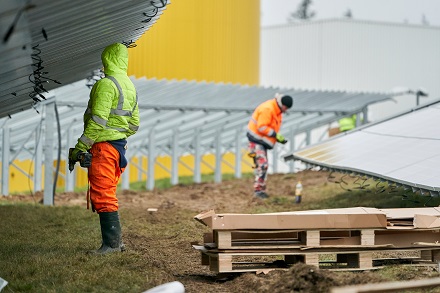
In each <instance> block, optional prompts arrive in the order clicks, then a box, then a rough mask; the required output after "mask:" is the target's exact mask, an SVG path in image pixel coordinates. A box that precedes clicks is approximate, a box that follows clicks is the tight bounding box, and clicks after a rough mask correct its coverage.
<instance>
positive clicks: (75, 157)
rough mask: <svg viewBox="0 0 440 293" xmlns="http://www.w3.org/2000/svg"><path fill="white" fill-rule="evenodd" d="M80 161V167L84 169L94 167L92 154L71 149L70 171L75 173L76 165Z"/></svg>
mask: <svg viewBox="0 0 440 293" xmlns="http://www.w3.org/2000/svg"><path fill="white" fill-rule="evenodd" d="M78 161H79V165H80V166H81V167H83V168H88V167H90V166H91V165H92V154H91V153H89V152H84V151H81V150H79V149H77V148H70V149H69V170H70V172H72V171H73V169H74V168H75V163H76V162H78Z"/></svg>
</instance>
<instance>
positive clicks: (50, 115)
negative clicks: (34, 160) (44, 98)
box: [43, 102, 55, 205]
mask: <svg viewBox="0 0 440 293" xmlns="http://www.w3.org/2000/svg"><path fill="white" fill-rule="evenodd" d="M44 108H45V112H46V116H45V117H46V119H45V131H44V134H45V136H44V137H45V139H44V197H43V204H44V205H53V204H54V199H53V197H54V194H53V184H54V182H53V174H54V168H53V150H54V134H55V127H54V124H55V103H53V102H52V103H47V104H46V105H45V106H44Z"/></svg>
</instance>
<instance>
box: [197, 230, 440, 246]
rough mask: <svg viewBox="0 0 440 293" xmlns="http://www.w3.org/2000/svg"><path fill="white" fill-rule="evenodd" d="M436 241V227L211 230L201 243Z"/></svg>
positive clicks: (406, 243)
mask: <svg viewBox="0 0 440 293" xmlns="http://www.w3.org/2000/svg"><path fill="white" fill-rule="evenodd" d="M439 242H440V232H439V229H420V230H388V229H351V230H330V229H325V230H212V232H211V233H207V234H205V237H204V243H205V244H207V245H211V246H212V247H213V248H218V249H258V248H272V249H277V248H296V247H325V246H341V245H342V246H343V245H358V246H362V247H365V246H374V245H376V246H381V245H392V246H393V247H412V246H414V243H428V244H429V245H431V246H432V245H434V244H435V243H439Z"/></svg>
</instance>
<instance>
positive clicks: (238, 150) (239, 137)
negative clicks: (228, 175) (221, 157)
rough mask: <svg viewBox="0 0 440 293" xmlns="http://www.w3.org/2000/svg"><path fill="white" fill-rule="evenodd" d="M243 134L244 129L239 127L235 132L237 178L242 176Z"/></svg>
mask: <svg viewBox="0 0 440 293" xmlns="http://www.w3.org/2000/svg"><path fill="white" fill-rule="evenodd" d="M242 135H243V131H242V129H241V128H238V129H237V130H236V132H235V178H241V158H242V154H241V149H242Z"/></svg>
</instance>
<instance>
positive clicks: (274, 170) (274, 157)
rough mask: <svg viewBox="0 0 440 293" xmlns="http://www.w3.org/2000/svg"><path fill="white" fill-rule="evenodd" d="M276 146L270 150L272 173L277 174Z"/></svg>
mask: <svg viewBox="0 0 440 293" xmlns="http://www.w3.org/2000/svg"><path fill="white" fill-rule="evenodd" d="M278 153H279V152H278V144H277V143H275V146H274V147H273V149H272V156H273V157H272V173H274V174H276V173H278V160H279V158H278Z"/></svg>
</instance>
